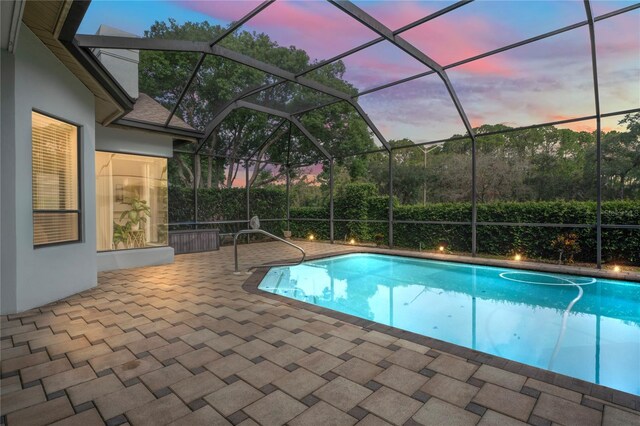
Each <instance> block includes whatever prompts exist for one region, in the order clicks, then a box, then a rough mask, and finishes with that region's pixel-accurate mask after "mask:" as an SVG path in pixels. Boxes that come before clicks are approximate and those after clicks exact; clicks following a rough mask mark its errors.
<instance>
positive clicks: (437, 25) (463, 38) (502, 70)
mask: <svg viewBox="0 0 640 426" xmlns="http://www.w3.org/2000/svg"><path fill="white" fill-rule="evenodd" d="M452 13H454V12H452ZM446 16H447V15H444V16H443V18H444V17H446ZM455 22H456V25H455V28H452V27H451V22H450V19H435V20H433V21H430V22H427V23H426V24H423V25H420V26H418V27H416V28H413V29H411V30H409V31H406V32H404V33H402V34H400V36H401V37H402V38H404V39H405V40H407V41H408V42H410V43H412V44H413V45H414V46H416V47H418V48H419V49H421V50H422V51H423V52H424V53H425V54H426V55H428V56H430V57H431V58H432V59H434V60H435V61H436V62H438V63H439V64H441V65H448V64H450V63H453V62H456V61H458V60H460V59H464V58H469V57H473V56H475V55H478V54H481V53H485V52H488V51H490V50H491V49H493V48H495V47H499V46H496V45H495V44H496V43H495V40H493V34H495V33H508V29H507V28H504V27H503V26H501V25H500V23H498V22H492V21H489V20H488V19H486V18H483V17H476V16H461V17H458V19H456V21H455ZM458 28H464V31H458ZM471 64H472V65H470V67H469V71H470V72H473V73H477V74H502V75H508V74H510V73H511V71H512V70H511V67H510V66H509V64H508V63H506V62H505V61H500V60H497V61H496V60H494V61H491V62H490V63H484V64H478V63H476V62H473V63H471Z"/></svg>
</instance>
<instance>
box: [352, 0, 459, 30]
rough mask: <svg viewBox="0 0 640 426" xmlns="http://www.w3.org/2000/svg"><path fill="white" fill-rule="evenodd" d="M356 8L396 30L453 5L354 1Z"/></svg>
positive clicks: (444, 0) (443, 0) (410, 0)
mask: <svg viewBox="0 0 640 426" xmlns="http://www.w3.org/2000/svg"><path fill="white" fill-rule="evenodd" d="M353 3H355V4H356V5H357V6H358V7H360V8H361V9H363V10H364V11H365V12H367V13H368V14H369V15H371V16H373V17H374V18H375V19H377V20H378V21H380V22H381V23H382V24H383V25H385V26H386V27H388V28H389V29H391V30H397V29H398V28H401V27H403V26H405V25H407V24H410V23H412V22H415V21H416V20H418V19H420V18H423V17H425V16H429V15H431V14H432V13H435V12H437V11H439V10H441V9H444V8H445V7H447V6H450V5H452V4H453V3H455V2H454V1H449V0H436V1H424V0H404V1H393V0H378V1H367V0H356V1H354V2H353Z"/></svg>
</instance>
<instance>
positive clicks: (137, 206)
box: [120, 197, 151, 231]
mask: <svg viewBox="0 0 640 426" xmlns="http://www.w3.org/2000/svg"><path fill="white" fill-rule="evenodd" d="M123 204H126V205H128V206H130V208H129V209H127V210H125V211H123V212H122V214H121V215H120V220H123V219H124V218H127V222H126V224H129V226H130V228H131V230H132V231H135V230H137V228H138V227H139V226H140V224H141V223H147V217H148V216H149V215H151V208H150V207H149V205H148V204H147V200H141V199H140V198H138V197H131V198H129V199H127V200H126V201H125V202H124V203H123Z"/></svg>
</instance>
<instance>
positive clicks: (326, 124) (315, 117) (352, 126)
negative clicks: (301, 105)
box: [300, 101, 383, 157]
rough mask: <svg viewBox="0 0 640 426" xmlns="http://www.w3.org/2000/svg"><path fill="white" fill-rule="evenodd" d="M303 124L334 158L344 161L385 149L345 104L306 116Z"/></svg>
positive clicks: (302, 120) (348, 105)
mask: <svg viewBox="0 0 640 426" xmlns="http://www.w3.org/2000/svg"><path fill="white" fill-rule="evenodd" d="M300 121H301V122H302V124H303V125H304V126H305V127H306V128H307V129H308V130H309V132H311V134H312V135H313V136H315V137H316V138H317V139H318V141H319V142H320V143H321V144H322V146H323V147H324V148H325V149H326V150H327V151H329V153H330V154H331V155H333V156H337V157H343V156H348V155H354V154H358V153H364V152H368V151H371V150H376V149H382V148H383V145H382V142H381V141H380V140H378V138H377V137H375V135H374V134H373V131H372V129H370V128H369V126H368V125H367V123H366V122H365V121H364V119H363V118H362V117H361V116H360V115H359V114H358V112H357V111H356V109H355V108H354V107H353V106H352V105H350V104H349V103H348V102H345V101H342V102H338V103H335V104H331V105H328V106H326V107H323V108H318V109H316V110H313V111H310V112H308V113H306V114H303V115H301V116H300ZM374 124H375V123H374Z"/></svg>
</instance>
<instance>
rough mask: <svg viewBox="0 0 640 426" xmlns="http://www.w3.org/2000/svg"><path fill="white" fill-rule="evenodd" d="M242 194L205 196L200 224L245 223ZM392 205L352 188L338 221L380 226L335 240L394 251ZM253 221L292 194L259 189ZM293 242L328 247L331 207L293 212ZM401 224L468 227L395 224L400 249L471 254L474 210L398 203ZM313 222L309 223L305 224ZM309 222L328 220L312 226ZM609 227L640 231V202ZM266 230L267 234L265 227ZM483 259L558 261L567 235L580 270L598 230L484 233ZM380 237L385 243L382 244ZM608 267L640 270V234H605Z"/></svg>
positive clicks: (559, 215)
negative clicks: (560, 241) (562, 239)
mask: <svg viewBox="0 0 640 426" xmlns="http://www.w3.org/2000/svg"><path fill="white" fill-rule="evenodd" d="M169 204H170V206H169V218H170V221H171V222H179V221H191V220H193V191H192V190H190V189H184V188H170V190H169ZM245 205H246V192H245V190H244V189H238V188H230V189H200V190H199V192H198V219H199V220H200V221H213V220H233V219H245V218H246V211H245ZM388 209H389V198H388V197H387V196H379V195H378V193H377V190H376V188H375V186H374V185H371V184H362V183H357V184H349V185H345V186H343V187H341V188H340V190H339V191H337V193H336V196H335V199H334V217H335V219H358V220H370V221H377V222H368V223H361V222H349V221H336V222H335V223H334V231H335V235H334V236H335V239H336V240H343V239H345V238H347V239H348V238H355V239H356V240H357V241H359V242H371V243H374V242H375V243H380V242H381V241H383V242H382V244H388V230H389V226H388V223H387V222H386V221H387V219H388ZM251 214H252V215H253V214H258V215H259V216H260V217H261V218H265V219H266V218H284V217H285V216H286V193H285V192H284V190H283V189H280V188H259V189H252V191H251ZM290 214H291V217H292V218H294V219H296V220H292V221H291V228H290V229H291V232H292V235H293V237H296V238H306V237H308V236H309V235H310V234H313V235H314V236H315V237H316V238H317V239H321V240H328V239H329V207H328V206H323V207H299V208H291V211H290ZM393 214H394V219H395V221H399V222H402V221H434V222H438V221H446V222H461V223H463V224H454V225H445V224H414V223H398V222H396V223H394V227H393V228H394V245H395V246H397V247H404V248H413V249H417V248H419V247H422V248H423V249H428V250H432V249H436V248H437V247H438V246H440V245H445V246H446V247H447V250H449V251H457V252H470V251H471V226H470V222H471V203H433V204H427V205H426V206H423V205H399V204H398V201H397V200H396V199H394V212H393ZM305 219H307V220H305ZM308 219H322V221H314V220H308ZM595 220H596V203H595V202H578V201H552V202H551V201H549V202H547V201H545V202H535V201H529V202H499V203H486V204H479V205H478V222H508V223H557V224H578V225H580V224H582V225H592V224H594V223H595ZM602 222H603V223H604V224H627V225H628V224H640V201H607V202H604V203H602ZM268 227H269V230H271V231H273V232H275V233H276V234H277V235H281V233H280V232H279V231H280V230H281V229H285V227H286V222H284V221H282V222H277V223H276V222H274V223H270V224H269V225H268ZM265 229H266V226H265ZM477 232H478V235H477V242H478V247H477V249H478V252H479V253H481V254H489V255H498V256H508V255H512V254H515V253H520V254H522V255H524V256H525V257H527V258H532V259H536V258H537V259H551V260H557V259H558V258H559V252H558V247H557V243H556V244H555V247H554V241H557V239H558V237H559V236H562V235H566V234H568V233H570V234H572V235H575V243H576V244H577V245H578V246H579V247H580V251H579V252H576V253H574V260H575V261H577V262H594V261H595V259H596V250H597V247H596V238H595V229H593V228H589V227H587V228H580V227H577V228H575V227H562V228H560V227H527V226H492V225H478V228H477ZM381 235H382V236H383V237H382V238H381ZM602 254H603V260H605V261H608V262H620V263H631V264H636V265H640V230H637V229H606V228H605V229H603V231H602Z"/></svg>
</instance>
